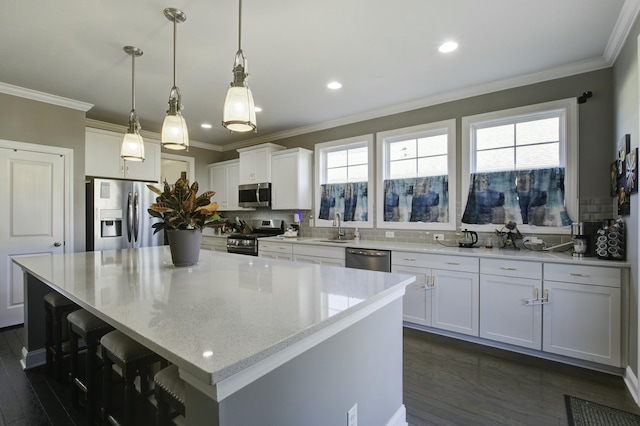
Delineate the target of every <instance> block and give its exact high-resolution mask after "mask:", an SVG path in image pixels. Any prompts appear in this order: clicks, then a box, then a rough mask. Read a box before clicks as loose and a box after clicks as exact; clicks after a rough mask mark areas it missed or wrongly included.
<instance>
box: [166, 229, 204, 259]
mask: <svg viewBox="0 0 640 426" xmlns="http://www.w3.org/2000/svg"><path fill="white" fill-rule="evenodd" d="M166 232H167V237H168V238H169V248H170V249H171V261H172V262H173V264H174V265H175V266H192V265H195V264H197V263H198V260H199V259H200V244H201V243H202V230H200V229H184V230H182V229H181V230H175V229H171V230H169V229H167V230H166Z"/></svg>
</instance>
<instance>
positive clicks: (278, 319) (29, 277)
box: [14, 247, 415, 425]
mask: <svg viewBox="0 0 640 426" xmlns="http://www.w3.org/2000/svg"><path fill="white" fill-rule="evenodd" d="M14 262H15V263H16V264H17V265H18V266H20V267H21V268H22V269H23V270H24V272H25V294H26V303H25V332H26V339H25V341H26V345H25V346H26V347H25V349H24V350H23V353H24V359H23V364H24V365H25V368H30V367H32V366H34V365H38V364H39V363H42V362H43V361H44V356H43V349H42V347H43V346H44V345H43V339H44V336H43V332H42V330H43V329H44V327H43V318H44V309H43V308H42V301H41V300H42V299H41V297H42V295H43V294H45V293H46V292H48V291H50V289H51V288H52V289H54V290H56V291H58V292H60V293H61V294H63V295H64V296H66V297H68V298H70V299H71V300H73V301H74V302H76V303H78V304H79V305H80V306H82V307H83V308H85V309H87V310H89V311H90V312H92V313H94V314H95V315H97V316H99V317H101V318H102V319H104V320H105V321H107V322H109V323H110V324H111V325H113V326H114V327H116V328H117V329H120V330H122V331H123V332H125V333H126V334H128V335H129V336H131V337H132V338H134V339H136V340H138V341H139V342H140V343H142V344H144V345H146V346H148V347H149V348H150V349H152V350H154V351H155V352H157V353H159V354H160V355H162V356H163V357H165V358H166V359H168V360H169V361H171V362H172V363H174V364H176V365H178V367H179V369H180V375H181V377H183V378H184V379H185V380H186V381H187V416H186V417H187V422H188V424H220V425H227V424H258V423H263V424H267V423H269V424H282V425H285V424H292V425H293V424H341V423H342V422H343V421H344V419H343V418H344V415H345V413H346V411H347V410H348V409H349V408H351V406H352V405H353V403H354V402H356V400H357V402H358V403H359V406H360V409H361V412H360V413H359V414H358V416H359V417H360V419H361V422H362V423H363V424H384V423H385V422H390V423H389V424H403V423H402V421H404V406H403V405H402V374H401V372H402V296H403V294H404V288H405V286H406V285H407V284H409V283H411V282H413V281H414V280H415V277H412V276H409V275H400V274H384V273H377V272H370V271H361V270H355V269H345V268H335V267H327V266H318V265H309V264H299V263H293V262H283V261H274V260H266V259H261V258H256V257H251V256H238V255H232V254H226V253H219V252H211V251H206V250H203V251H202V252H201V254H200V262H199V264H198V265H196V266H194V267H188V268H176V267H173V265H172V264H171V257H170V252H169V249H168V247H148V248H141V249H130V250H117V251H102V252H82V253H71V254H64V255H43V256H30V257H17V258H14ZM373 327H375V328H373ZM372 330H375V333H372V332H371V331H372ZM345 339H346V340H345ZM362 351H366V358H367V362H366V363H364V364H363V363H362V362H361V352H362ZM343 364H344V365H343ZM345 368H346V369H345ZM382 370H388V372H386V371H385V372H383V371H382ZM327 381H328V382H327ZM372 386H374V387H375V391H376V392H377V393H380V392H382V394H385V395H386V396H385V397H384V398H382V400H386V401H387V402H385V404H382V406H376V404H377V403H374V402H373V401H374V400H375V399H376V396H373V395H369V394H370V393H371V392H370V390H368V389H371V387H372ZM337 389H340V391H337ZM301 392H302V393H301ZM305 392H308V393H305ZM374 393H375V392H374ZM256 395H259V396H260V397H259V398H258V399H259V400H255V398H256ZM378 396H380V395H378ZM285 401H288V402H285ZM282 404H285V405H286V406H288V407H290V408H291V409H290V410H289V409H287V410H282V409H281V408H282ZM247 407H252V408H251V409H247ZM277 407H280V408H277ZM293 407H295V408H293ZM212 419H217V423H216V422H212ZM309 419H315V420H313V421H309ZM338 419H339V420H338ZM367 419H369V420H370V421H367ZM380 419H384V421H381V420H380ZM378 422H381V423H378ZM396 422H397V423H396Z"/></svg>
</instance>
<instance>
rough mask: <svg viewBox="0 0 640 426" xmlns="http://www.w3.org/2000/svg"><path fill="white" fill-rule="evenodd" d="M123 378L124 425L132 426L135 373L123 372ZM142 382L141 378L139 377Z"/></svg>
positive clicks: (134, 413)
mask: <svg viewBox="0 0 640 426" xmlns="http://www.w3.org/2000/svg"><path fill="white" fill-rule="evenodd" d="M122 373H123V376H124V425H125V426H129V425H133V424H134V421H135V418H136V385H135V383H134V381H135V379H136V372H135V371H123V372H122ZM141 381H142V377H141Z"/></svg>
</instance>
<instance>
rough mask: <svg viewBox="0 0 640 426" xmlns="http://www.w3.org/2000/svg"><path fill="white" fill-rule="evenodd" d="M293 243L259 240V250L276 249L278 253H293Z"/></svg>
mask: <svg viewBox="0 0 640 426" xmlns="http://www.w3.org/2000/svg"><path fill="white" fill-rule="evenodd" d="M291 249H292V247H291V244H287V243H279V242H278V243H277V242H262V241H259V240H258V252H261V251H275V252H278V253H287V254H291V253H292V251H291Z"/></svg>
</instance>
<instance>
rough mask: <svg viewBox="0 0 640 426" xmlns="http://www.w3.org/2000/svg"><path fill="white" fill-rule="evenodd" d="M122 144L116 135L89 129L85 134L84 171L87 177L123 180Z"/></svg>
mask: <svg viewBox="0 0 640 426" xmlns="http://www.w3.org/2000/svg"><path fill="white" fill-rule="evenodd" d="M120 142H121V140H119V139H117V138H116V137H115V134H111V133H107V132H103V131H100V130H94V129H87V130H86V132H85V148H84V149H85V151H84V169H85V175H86V176H97V177H104V178H116V179H117V178H123V177H124V169H123V164H122V163H123V161H122V159H121V158H120Z"/></svg>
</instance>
